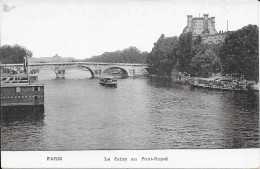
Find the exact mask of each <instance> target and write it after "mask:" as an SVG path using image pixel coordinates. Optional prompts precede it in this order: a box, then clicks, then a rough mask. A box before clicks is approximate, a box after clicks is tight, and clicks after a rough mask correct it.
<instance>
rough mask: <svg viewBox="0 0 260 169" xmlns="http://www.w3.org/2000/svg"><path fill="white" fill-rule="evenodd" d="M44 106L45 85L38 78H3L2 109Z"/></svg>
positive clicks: (20, 76)
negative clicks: (6, 107)
mask: <svg viewBox="0 0 260 169" xmlns="http://www.w3.org/2000/svg"><path fill="white" fill-rule="evenodd" d="M31 105H44V84H42V83H38V82H37V76H27V75H15V76H10V75H9V76H4V77H1V107H5V106H31Z"/></svg>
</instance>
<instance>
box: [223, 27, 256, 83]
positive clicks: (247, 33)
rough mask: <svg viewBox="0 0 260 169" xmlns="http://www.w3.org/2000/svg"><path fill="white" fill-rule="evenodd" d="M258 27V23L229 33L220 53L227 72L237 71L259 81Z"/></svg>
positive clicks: (247, 77)
mask: <svg viewBox="0 0 260 169" xmlns="http://www.w3.org/2000/svg"><path fill="white" fill-rule="evenodd" d="M258 29H259V28H258V26H256V25H248V26H246V27H243V28H242V29H239V30H237V31H234V32H230V33H229V34H228V37H227V38H226V39H225V42H224V44H223V46H222V47H221V48H220V53H219V57H220V59H221V62H222V67H223V69H224V71H225V72H226V73H237V74H238V75H244V76H245V78H246V79H252V80H256V81H259V77H258V76H259V56H258V54H259V52H258V50H259V39H258V34H259V33H258V32H259V30H258Z"/></svg>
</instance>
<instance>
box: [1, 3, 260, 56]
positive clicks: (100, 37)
mask: <svg viewBox="0 0 260 169" xmlns="http://www.w3.org/2000/svg"><path fill="white" fill-rule="evenodd" d="M1 3H2V11H1V15H0V19H1V20H0V23H1V29H0V31H1V45H5V44H8V45H14V44H18V45H21V46H24V47H26V48H27V49H29V50H30V51H32V53H33V57H52V56H54V55H55V54H58V55H60V56H62V57H74V58H76V59H84V58H90V57H92V56H96V55H101V54H102V53H104V52H113V51H117V50H123V49H125V48H128V47H130V46H134V47H137V48H138V49H139V50H141V51H147V52H150V51H151V50H152V48H153V44H154V43H155V42H156V41H157V40H158V38H159V37H160V36H161V34H162V33H163V34H164V35H165V36H166V37H171V36H179V35H180V34H181V33H182V31H183V29H184V27H185V26H186V25H187V15H193V17H198V16H200V17H202V16H203V14H209V17H213V16H214V17H215V21H216V23H215V25H216V30H217V31H221V30H223V31H226V30H227V20H228V23H229V25H228V30H229V31H233V30H238V29H240V28H242V27H243V26H246V25H248V24H254V25H259V24H258V16H259V15H258V7H259V5H258V1H257V0H213V1H208V2H207V1H202V0H182V1H181V0H1Z"/></svg>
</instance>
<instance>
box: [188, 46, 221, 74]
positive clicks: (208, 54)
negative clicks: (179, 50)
mask: <svg viewBox="0 0 260 169" xmlns="http://www.w3.org/2000/svg"><path fill="white" fill-rule="evenodd" d="M220 67H221V62H220V59H219V57H218V56H217V55H216V53H215V52H214V51H213V50H211V49H210V48H209V47H208V45H201V46H200V48H197V52H196V55H195V57H193V58H192V60H191V68H192V70H193V71H192V72H194V73H195V74H196V76H201V77H208V76H209V75H210V74H211V73H213V72H214V73H216V72H218V71H219V70H220Z"/></svg>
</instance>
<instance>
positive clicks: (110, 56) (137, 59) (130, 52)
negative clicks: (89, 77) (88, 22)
mask: <svg viewBox="0 0 260 169" xmlns="http://www.w3.org/2000/svg"><path fill="white" fill-rule="evenodd" d="M147 56H148V53H147V52H141V51H140V50H139V49H137V48H136V47H129V48H127V49H124V50H121V51H116V52H105V53H103V54H102V55H99V56H93V57H91V58H89V59H85V60H84V61H87V62H105V63H146V59H147Z"/></svg>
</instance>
